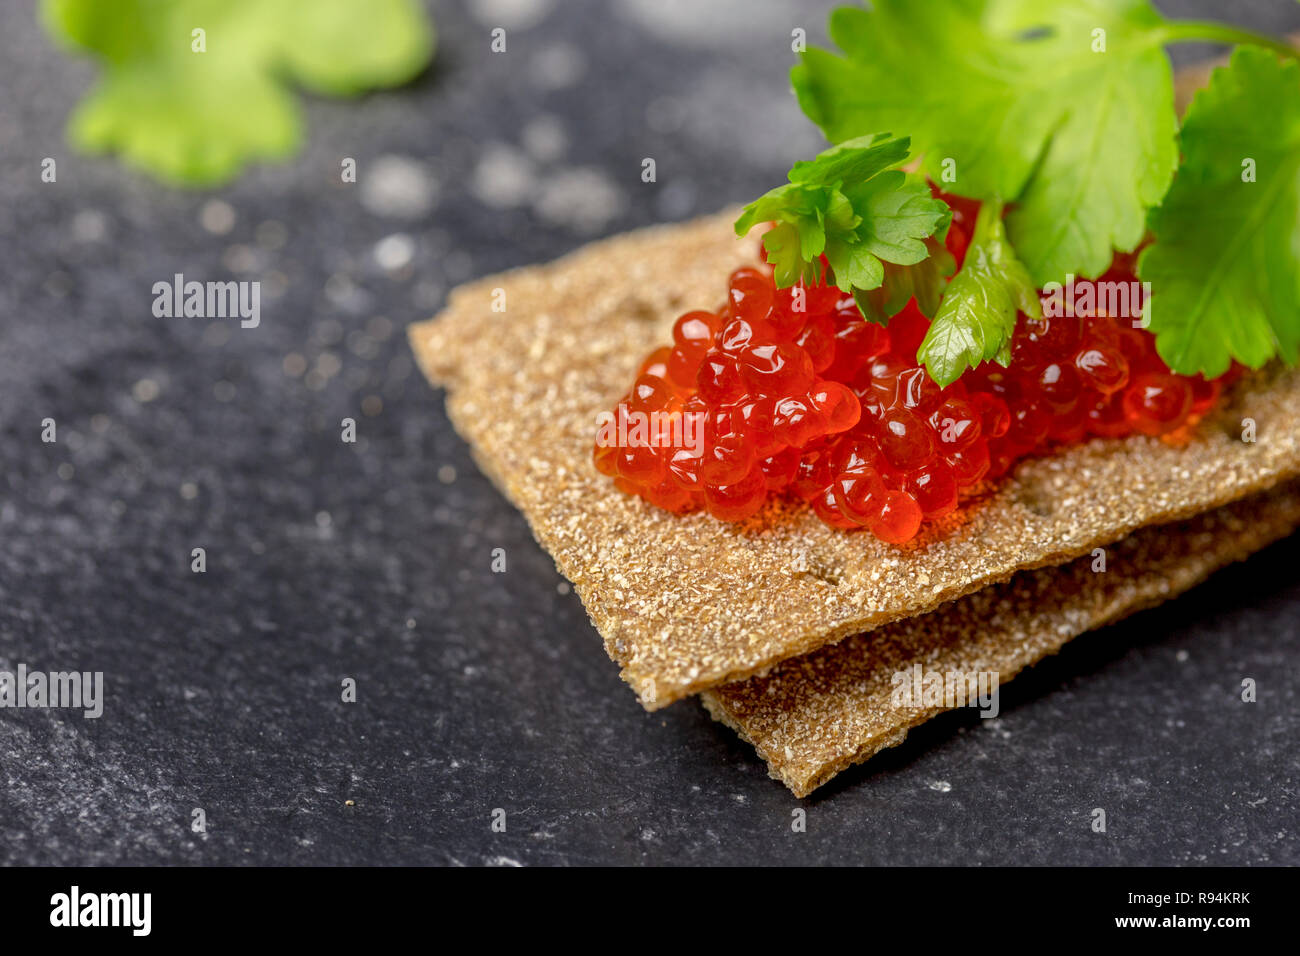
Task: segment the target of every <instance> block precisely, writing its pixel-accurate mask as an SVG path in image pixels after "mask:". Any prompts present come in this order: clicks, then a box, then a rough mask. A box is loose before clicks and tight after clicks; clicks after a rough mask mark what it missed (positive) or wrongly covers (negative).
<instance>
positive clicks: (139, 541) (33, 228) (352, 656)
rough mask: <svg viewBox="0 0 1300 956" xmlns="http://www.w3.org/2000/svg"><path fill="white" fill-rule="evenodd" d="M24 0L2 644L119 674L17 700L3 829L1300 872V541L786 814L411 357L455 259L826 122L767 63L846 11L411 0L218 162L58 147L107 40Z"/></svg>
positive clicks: (506, 253) (698, 174)
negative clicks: (78, 695)
mask: <svg viewBox="0 0 1300 956" xmlns="http://www.w3.org/2000/svg"><path fill="white" fill-rule="evenodd" d="M32 6H33V4H31V3H6V4H3V5H0V97H2V99H0V157H2V158H3V162H2V163H0V210H2V211H0V275H2V276H3V278H2V280H0V439H2V441H0V667H4V668H12V667H14V666H16V665H17V663H18V662H20V661H21V662H25V663H27V664H28V665H29V666H30V667H31V668H33V669H44V670H59V669H79V670H102V671H103V672H104V673H105V680H106V683H107V701H106V706H105V714H104V716H103V718H102V719H100V720H98V721H91V720H84V719H82V718H81V717H80V716H74V715H71V714H68V713H60V712H51V711H30V710H27V711H11V710H7V711H0V781H2V782H3V789H2V790H0V862H7V863H63V864H85V863H94V864H124V863H179V864H241V863H329V864H338V863H364V864H372V863H402V864H421V863H437V864H468V865H477V864H505V865H513V864H515V863H522V864H568V863H598V862H603V863H692V862H693V863H718V862H731V863H775V862H789V863H816V862H866V863H1067V862H1085V863H1156V864H1171V863H1174V864H1183V863H1186V864H1197V863H1252V864H1277V863H1297V862H1300V849H1297V843H1296V835H1295V832H1294V827H1295V821H1296V819H1297V813H1298V811H1300V763H1298V762H1297V747H1296V740H1297V737H1298V735H1300V717H1298V716H1297V700H1298V697H1300V676H1297V664H1300V632H1298V630H1297V624H1296V620H1297V610H1300V586H1297V584H1296V583H1295V573H1294V568H1295V566H1296V562H1297V560H1298V559H1300V540H1297V541H1293V542H1290V543H1284V544H1282V545H1280V546H1278V547H1275V548H1273V549H1272V550H1270V551H1268V552H1266V553H1264V554H1261V555H1259V556H1258V557H1256V558H1255V559H1254V560H1252V561H1251V562H1249V564H1247V565H1244V566H1240V567H1237V568H1234V569H1232V570H1230V571H1228V572H1226V573H1223V574H1221V575H1219V576H1218V577H1216V578H1215V579H1214V580H1213V581H1212V582H1211V583H1210V584H1208V585H1206V586H1204V587H1202V588H1200V589H1199V590H1198V591H1196V592H1195V593H1194V594H1192V595H1190V596H1188V597H1186V598H1184V599H1182V600H1180V601H1178V602H1176V603H1174V604H1173V605H1170V606H1167V607H1165V608H1162V609H1159V610H1157V611H1154V612H1150V613H1147V614H1144V615H1142V616H1141V617H1139V618H1137V619H1135V620H1132V621H1130V622H1129V623H1127V624H1124V625H1122V626H1119V627H1114V628H1111V629H1109V630H1106V631H1104V632H1101V633H1098V634H1095V635H1092V636H1089V637H1087V638H1085V639H1082V640H1079V641H1077V642H1076V643H1074V644H1073V645H1071V646H1070V647H1069V648H1068V649H1067V651H1066V652H1065V653H1063V654H1062V655H1060V657H1059V658H1056V659H1053V660H1051V661H1049V662H1047V663H1045V664H1044V665H1042V666H1040V667H1039V668H1037V669H1036V670H1035V671H1034V672H1033V673H1032V674H1030V675H1029V676H1026V677H1022V678H1021V679H1019V680H1017V681H1016V682H1015V683H1014V684H1012V685H1010V687H1008V688H1007V689H1006V691H1005V692H1004V694H1003V698H1002V700H1003V708H1004V711H1003V716H1002V717H1001V719H999V720H996V721H980V720H978V719H974V718H972V717H970V716H969V715H956V716H950V717H948V718H945V719H941V720H937V721H935V722H933V723H932V724H931V725H928V726H927V727H925V728H923V729H922V730H920V731H918V732H917V733H916V734H914V736H913V737H912V738H911V739H909V741H908V743H907V745H906V746H904V747H903V748H901V749H899V750H897V751H894V752H890V753H888V754H887V755H885V756H883V757H881V758H880V759H878V760H876V761H874V762H873V763H872V764H871V765H870V766H869V767H868V768H865V769H863V768H859V769H858V770H856V771H854V772H851V773H848V774H845V775H844V776H843V777H842V778H841V779H840V780H838V781H837V782H836V783H834V784H833V785H832V786H830V787H828V788H827V789H826V790H824V791H822V792H821V793H820V794H818V795H817V796H816V797H815V798H814V799H810V800H807V801H803V802H802V804H800V802H799V801H796V800H795V799H794V798H792V797H791V795H790V794H789V793H788V792H787V791H786V790H785V789H784V788H783V787H782V786H781V785H779V784H778V783H776V782H774V781H772V780H770V779H768V777H767V775H766V772H765V770H764V767H763V766H762V764H761V763H760V761H758V760H757V759H756V757H755V756H754V755H753V753H752V752H751V750H750V749H749V748H748V747H747V746H745V745H743V744H741V743H740V742H739V741H737V740H736V739H735V737H734V736H733V735H732V734H731V733H730V732H728V731H726V730H724V729H722V728H721V727H719V726H717V725H715V724H713V723H712V722H711V721H710V720H709V719H708V718H707V717H706V716H705V715H704V713H703V711H702V710H701V709H700V708H699V707H698V706H696V705H695V704H693V703H684V704H679V705H677V706H674V707H672V708H670V709H669V710H667V711H665V712H661V713H659V714H655V715H647V714H645V713H644V712H643V711H642V710H641V709H640V707H639V706H638V705H637V704H636V702H635V701H634V699H633V696H632V694H631V693H630V692H629V691H628V690H627V689H626V688H625V687H624V686H623V685H622V684H621V683H620V682H619V680H618V677H617V669H616V668H615V666H614V665H613V664H611V663H610V662H609V661H608V660H607V659H606V658H605V655H604V654H603V653H602V651H601V648H600V643H599V640H598V638H597V636H596V634H595V633H594V632H593V631H592V629H591V627H590V625H589V624H588V622H587V619H586V616H585V614H584V613H583V610H582V608H581V606H580V604H579V602H578V600H577V598H576V597H575V596H574V595H573V594H572V593H570V592H569V590H568V588H567V585H565V584H564V582H563V581H562V580H561V579H560V577H559V576H558V575H557V574H556V572H555V570H554V567H553V565H552V563H551V561H550V559H549V558H548V557H547V556H546V555H545V554H544V553H542V552H541V551H540V550H539V549H538V547H537V546H536V545H535V544H534V543H533V541H532V539H531V537H530V535H529V533H528V530H527V528H526V527H525V525H524V522H523V520H522V518H520V516H519V515H518V514H517V513H516V512H515V511H514V510H513V509H512V508H510V507H509V506H508V505H507V504H506V503H505V502H504V501H503V500H502V498H501V497H500V496H499V495H498V494H497V493H496V492H495V491H494V490H493V489H492V487H491V486H490V485H489V483H488V482H487V480H486V479H485V478H483V477H482V476H481V475H480V474H479V473H478V472H477V471H476V469H475V468H474V466H473V465H472V463H471V461H470V458H469V455H468V453H467V451H466V448H465V446H464V444H463V443H462V442H461V441H460V440H459V439H458V438H457V436H456V435H455V434H454V433H453V431H452V429H451V427H450V426H449V424H448V422H447V419H446V417H445V415H444V413H443V407H442V397H441V396H440V395H438V394H436V393H435V392H434V391H433V390H432V389H431V388H429V387H428V385H427V384H426V383H425V382H424V381H423V380H422V379H421V378H420V376H419V374H418V373H417V372H416V371H415V370H414V368H413V365H412V361H411V357H410V355H409V353H408V350H407V346H406V343H405V339H404V334H403V331H404V328H405V326H406V325H407V324H408V323H410V322H412V321H414V320H417V319H421V318H424V317H426V316H428V315H430V314H432V313H433V312H434V311H435V309H436V308H437V307H438V305H439V304H440V302H441V301H442V300H443V297H444V295H445V292H446V290H447V289H448V288H449V287H451V286H452V285H454V284H455V283H457V282H459V281H463V280H465V279H469V278H472V277H475V276H480V275H484V274H487V273H490V272H493V271H495V270H499V269H502V268H505V267H508V266H515V265H521V264H524V263H529V262H534V261H538V260H544V259H548V258H551V257H554V256H556V255H557V254H560V253H562V252H565V251H566V250H568V249H571V248H573V247H575V246H577V245H579V244H581V243H583V242H585V241H587V240H588V239H590V238H592V237H593V236H595V235H600V234H609V233H614V232H617V231H620V230H623V229H626V228H629V227H633V226H638V225H642V224H647V223H652V222H659V221H664V220H671V219H681V218H686V217H689V216H692V215H695V214H699V213H705V212H709V211H712V210H713V209H716V208H718V207H719V206H721V205H722V204H724V203H727V202H733V201H740V200H745V199H748V198H751V197H752V196H754V195H756V194H757V193H758V192H760V191H762V190H763V189H766V188H768V187H769V186H771V185H773V184H775V183H776V182H778V181H779V180H780V178H781V176H782V175H783V173H784V171H785V169H786V168H787V167H788V164H789V162H790V161H791V160H793V159H794V158H797V157H800V156H806V155H809V154H811V153H812V152H814V151H815V150H816V149H817V147H818V145H819V138H818V134H817V133H816V132H815V131H814V130H813V128H812V127H811V126H810V125H809V124H807V123H806V122H805V121H803V120H802V118H801V117H800V115H799V113H798V111H797V109H796V108H795V107H794V104H793V102H792V99H791V98H790V97H789V96H788V95H787V89H786V79H785V69H786V67H787V66H788V64H789V62H790V59H791V57H790V54H789V35H790V30H791V29H792V27H794V26H804V27H806V28H807V29H808V30H809V33H810V35H811V36H812V37H813V38H814V39H816V38H817V37H819V36H821V35H823V24H824V20H825V11H826V9H827V8H828V7H829V4H828V3H812V4H795V3H784V2H771V0H767V2H755V0H747V2H743V3H742V2H741V0H723V2H710V3H700V2H694V0H673V2H667V0H618V2H608V3H604V2H596V0H564V2H562V3H556V2H545V3H543V2H540V0H494V2H490V3H489V2H486V0H484V2H481V3H479V4H458V3H436V4H434V6H433V9H434V11H435V14H436V18H437V23H438V27H439V31H440V41H441V42H440V53H439V59H438V62H437V65H436V66H435V67H434V68H433V69H432V70H431V71H430V73H429V74H428V75H427V76H425V77H424V78H423V79H421V80H420V81H419V82H417V83H415V84H414V85H412V86H411V87H409V88H407V89H403V90H401V91H397V92H392V93H383V94H377V95H374V96H370V97H366V98H364V99H362V100H360V101H358V102H350V103H349V102H340V101H323V100H307V101H305V110H306V116H307V120H308V124H309V125H308V137H309V138H308V142H307V144H306V147H305V148H304V150H303V151H302V153H301V154H300V155H299V156H298V157H297V159H296V160H295V161H293V162H291V163H289V164H286V165H283V166H276V167H270V168H259V169H255V170H253V171H251V172H250V173H249V174H248V175H246V176H245V177H244V178H243V179H242V180H240V181H239V182H238V183H236V184H235V185H232V186H229V187H227V188H224V189H221V190H219V191H217V192H215V193H194V192H184V191H176V190H172V189H168V188H165V187H162V186H160V185H158V184H157V183H155V182H153V181H151V180H149V179H147V178H145V177H143V176H141V175H139V174H137V173H134V172H131V171H129V170H126V169H124V168H122V167H121V166H119V165H118V164H116V163H115V162H112V161H107V160H100V159H87V158H84V157H79V156H77V155H76V154H74V153H72V152H70V151H69V150H68V149H67V148H66V147H65V145H64V143H63V139H62V126H63V121H64V118H65V117H66V115H67V113H68V111H69V110H70V109H71V108H72V107H73V105H74V104H75V103H76V102H77V100H78V98H79V97H80V96H82V95H83V93H84V92H85V91H86V90H87V88H88V86H89V84H90V83H91V82H92V79H93V77H94V75H95V70H94V67H93V66H92V64H91V63H89V62H88V61H86V60H81V59H71V58H69V57H67V56H64V55H61V54H58V53H56V52H55V51H54V50H53V49H52V47H51V44H50V43H49V41H48V40H47V38H46V37H45V36H44V35H43V34H42V33H41V31H40V29H39V28H38V27H37V25H36V23H35V19H34V15H33V11H32V9H31V8H32ZM1218 6H1219V4H1216V3H1213V2H1208V0H1207V2H1203V3H1197V4H1191V3H1170V4H1168V5H1167V7H1168V8H1172V9H1175V10H1176V11H1177V12H1179V13H1195V14H1197V15H1202V16H1204V15H1210V14H1212V13H1213V12H1214V8H1216V7H1218ZM1232 6H1233V8H1234V11H1233V15H1234V17H1235V18H1236V19H1237V20H1239V21H1241V22H1246V23H1252V24H1253V25H1255V26H1258V27H1270V28H1272V29H1275V30H1282V29H1291V30H1295V29H1298V28H1300V7H1297V6H1296V5H1295V4H1294V3H1289V2H1284V0H1260V2H1255V3H1236V4H1233V5H1232ZM647 11H649V12H647ZM493 25H505V26H507V27H508V30H509V34H508V35H509V46H508V52H507V53H506V54H505V55H490V54H489V53H488V52H487V31H488V29H489V27H490V26H493ZM1179 52H1180V54H1181V55H1183V56H1184V57H1185V56H1188V55H1192V54H1193V52H1194V51H1190V50H1181V51H1179ZM45 156H53V157H55V158H57V161H58V181H57V183H56V184H43V183H41V182H40V180H39V176H38V171H39V163H40V160H41V158H42V157H45ZM344 156H351V157H355V158H356V159H357V160H358V163H359V166H360V174H361V180H362V181H361V182H360V183H359V184H357V185H353V186H342V185H340V183H339V182H338V179H339V176H338V170H339V163H340V159H341V158H342V157H344ZM644 156H653V157H655V158H656V160H657V162H658V171H659V181H658V183H657V184H655V185H645V184H642V183H641V182H640V178H639V173H640V161H641V158H642V157H644ZM368 176H369V177H370V181H367V177H368ZM394 197H395V198H396V200H397V208H396V209H394V208H393V205H394V204H393V202H392V200H393V199H394ZM214 199H215V200H219V203H218V204H215V205H214V204H212V201H213V200H214ZM386 199H387V200H388V201H385V200H386ZM220 203H224V204H226V205H225V206H223V205H221V204H220ZM421 204H423V207H424V209H423V211H421ZM404 210H405V211H407V212H410V211H412V210H414V211H415V212H416V214H415V215H408V216H405V217H404V216H402V215H401V213H402V212H403V211H404ZM231 211H233V213H234V216H233V224H232V223H231V221H230V218H231V217H230V215H229V213H230V212H231ZM223 220H224V221H223ZM205 224H206V225H205ZM226 227H230V228H229V229H228V231H225V232H223V231H222V230H223V229H225V228H226ZM393 236H399V238H397V239H389V241H388V242H387V243H385V244H383V245H382V246H379V248H378V250H377V249H376V246H377V244H379V243H380V242H381V240H384V239H386V238H388V237H393ZM402 236H405V237H407V238H406V239H403V238H400V237H402ZM408 240H409V241H408ZM377 252H378V254H379V256H380V258H379V259H377V258H376V253H377ZM408 256H409V258H410V261H409V263H407V264H405V265H403V262H402V261H403V260H404V259H406V258H407V257H408ZM381 261H382V263H383V264H381ZM385 265H386V266H387V268H385ZM174 272H183V273H185V274H186V275H187V276H188V277H191V278H198V279H201V280H206V279H224V278H230V277H234V278H242V279H260V280H262V282H263V293H264V301H263V318H262V324H261V327H260V328H258V329H255V330H243V329H240V328H239V327H238V324H237V322H235V321H233V320H214V321H211V322H209V321H207V320H201V319H188V320H187V319H170V320H168V319H156V318H154V317H153V316H152V314H151V309H150V306H151V302H152V294H151V292H150V288H151V286H152V284H153V283H154V282H156V281H159V280H166V279H168V278H170V276H171V275H172V274H173V273H174ZM363 403H364V404H363ZM346 416H352V417H355V418H356V419H357V420H358V422H359V429H360V435H361V440H360V441H359V442H358V443H357V444H356V445H347V444H343V443H342V442H340V440H339V432H338V424H339V421H340V419H342V418H344V417H346ZM46 417H51V418H54V419H55V420H56V421H57V423H58V442H57V443H55V444H43V443H42V442H41V441H40V438H39V432H40V422H41V420H42V419H43V418H46ZM194 547H203V548H205V549H206V550H207V556H208V571H207V573H206V574H203V575H198V574H193V573H191V572H190V570H189V560H190V558H189V555H190V551H191V549H192V548H194ZM493 548H504V549H506V552H507V554H508V561H509V565H508V567H509V570H508V572H507V573H505V574H493V573H491V571H490V569H489V565H490V553H491V551H492V549H493ZM1244 676H1250V677H1254V678H1256V679H1257V680H1258V682H1259V687H1260V702H1259V703H1257V704H1255V705H1253V706H1247V705H1244V704H1241V703H1240V702H1239V701H1238V699H1237V694H1238V686H1239V682H1240V680H1241V678H1242V677H1244ZM345 677H353V678H355V679H356V680H357V682H358V685H359V698H360V699H359V702H358V703H356V704H352V705H345V704H343V703H341V702H340V699H339V698H340V681H341V680H342V679H343V678H345ZM800 805H802V806H804V807H806V808H807V810H808V814H809V823H808V832H807V833H806V834H793V833H792V832H791V830H790V820H791V810H792V808H794V807H796V806H800ZM1094 807H1104V808H1105V809H1106V810H1107V812H1108V814H1109V820H1110V827H1109V832H1108V833H1107V834H1105V835H1098V834H1094V833H1093V832H1092V831H1091V830H1090V828H1089V820H1090V817H1089V813H1090V811H1091V809H1092V808H1094ZM194 808H202V809H203V810H204V811H205V813H206V816H207V820H208V831H207V833H206V834H203V835H197V834H194V833H192V832H191V829H190V820H191V812H192V810H193V809H194ZM494 808H504V809H505V810H506V811H507V813H508V817H507V819H508V829H507V832H506V833H503V834H494V833H492V832H491V829H490V825H489V824H490V818H491V813H492V811H493V809H494Z"/></svg>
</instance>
